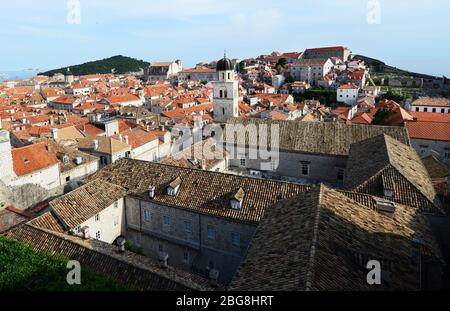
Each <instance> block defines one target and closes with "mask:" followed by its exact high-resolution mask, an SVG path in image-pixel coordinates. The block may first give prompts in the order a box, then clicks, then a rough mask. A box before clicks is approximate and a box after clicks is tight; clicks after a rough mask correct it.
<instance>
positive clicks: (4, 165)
mask: <svg viewBox="0 0 450 311" xmlns="http://www.w3.org/2000/svg"><path fill="white" fill-rule="evenodd" d="M14 176H15V174H14V170H13V160H12V153H11V142H10V139H9V132H8V131H1V132H0V179H1V180H6V179H8V178H12V177H14Z"/></svg>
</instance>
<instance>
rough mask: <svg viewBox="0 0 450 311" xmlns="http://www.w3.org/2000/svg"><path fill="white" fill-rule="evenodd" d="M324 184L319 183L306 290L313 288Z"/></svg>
mask: <svg viewBox="0 0 450 311" xmlns="http://www.w3.org/2000/svg"><path fill="white" fill-rule="evenodd" d="M323 187H324V186H323V185H322V184H320V185H319V196H318V198H317V208H316V210H315V213H314V227H313V236H312V239H311V248H310V253H309V262H308V269H307V272H306V282H305V285H306V288H305V290H306V291H310V290H311V288H312V281H313V276H314V267H315V264H316V263H315V256H316V246H317V241H318V229H319V220H320V210H321V208H322V206H321V202H322V194H323Z"/></svg>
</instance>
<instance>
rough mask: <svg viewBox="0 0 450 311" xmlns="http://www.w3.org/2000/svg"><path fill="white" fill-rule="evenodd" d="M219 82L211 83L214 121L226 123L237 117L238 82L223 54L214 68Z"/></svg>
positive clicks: (230, 63)
mask: <svg viewBox="0 0 450 311" xmlns="http://www.w3.org/2000/svg"><path fill="white" fill-rule="evenodd" d="M216 70H217V73H218V75H219V80H218V81H214V82H212V83H213V98H214V99H213V104H214V121H215V122H218V123H226V122H227V120H228V119H229V118H232V117H238V116H239V82H238V81H237V80H236V72H235V70H234V66H233V63H232V62H231V60H229V59H228V58H227V56H226V53H225V54H224V57H223V59H221V60H219V61H218V62H217V67H216Z"/></svg>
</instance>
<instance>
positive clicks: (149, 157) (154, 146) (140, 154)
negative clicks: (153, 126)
mask: <svg viewBox="0 0 450 311" xmlns="http://www.w3.org/2000/svg"><path fill="white" fill-rule="evenodd" d="M158 147H159V139H155V140H152V141H151V142H148V143H146V144H144V145H142V146H139V147H137V148H135V149H133V150H132V151H131V158H132V159H136V160H142V161H148V162H153V161H156V160H157V159H158Z"/></svg>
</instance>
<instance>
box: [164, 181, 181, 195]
mask: <svg viewBox="0 0 450 311" xmlns="http://www.w3.org/2000/svg"><path fill="white" fill-rule="evenodd" d="M180 186H181V178H180V177H177V178H176V179H175V180H174V181H172V182H171V183H170V184H169V186H168V187H167V194H168V195H170V196H173V197H174V196H176V195H177V194H178V191H179V190H180Z"/></svg>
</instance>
